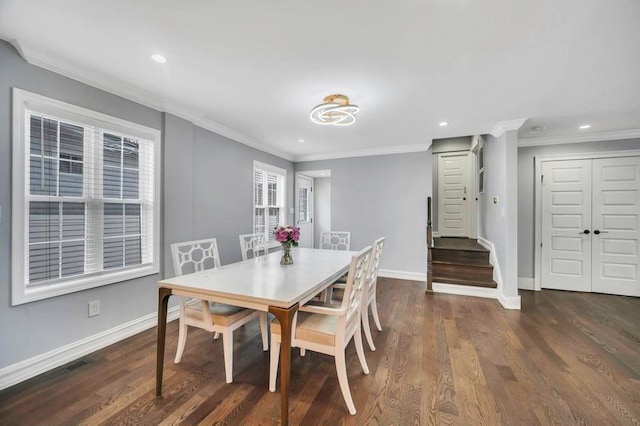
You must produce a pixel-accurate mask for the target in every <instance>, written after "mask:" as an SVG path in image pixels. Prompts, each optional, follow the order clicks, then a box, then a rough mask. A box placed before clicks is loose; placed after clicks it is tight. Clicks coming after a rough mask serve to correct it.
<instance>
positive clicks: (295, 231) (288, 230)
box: [273, 225, 300, 247]
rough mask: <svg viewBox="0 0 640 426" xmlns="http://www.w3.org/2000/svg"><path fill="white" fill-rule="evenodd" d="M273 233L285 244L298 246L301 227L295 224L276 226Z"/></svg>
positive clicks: (277, 239)
mask: <svg viewBox="0 0 640 426" xmlns="http://www.w3.org/2000/svg"><path fill="white" fill-rule="evenodd" d="M273 235H274V236H275V237H276V241H278V242H279V243H280V244H282V245H283V246H288V247H291V246H294V247H298V240H299V239H300V228H296V227H295V226H293V225H287V226H276V227H275V228H274V229H273Z"/></svg>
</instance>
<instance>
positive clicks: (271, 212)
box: [253, 161, 287, 245]
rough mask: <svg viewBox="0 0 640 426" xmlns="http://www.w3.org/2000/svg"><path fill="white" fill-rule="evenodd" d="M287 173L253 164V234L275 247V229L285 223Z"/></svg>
mask: <svg viewBox="0 0 640 426" xmlns="http://www.w3.org/2000/svg"><path fill="white" fill-rule="evenodd" d="M286 177H287V171H286V170H284V169H280V168H278V167H274V166H270V165H268V164H264V163H260V162H257V161H254V162H253V194H254V195H253V232H255V233H260V234H263V235H264V237H265V240H266V241H267V243H268V244H269V243H270V245H275V244H276V243H275V238H274V237H273V228H275V227H276V226H278V225H286V224H285V223H284V214H285V201H284V200H285V187H286Z"/></svg>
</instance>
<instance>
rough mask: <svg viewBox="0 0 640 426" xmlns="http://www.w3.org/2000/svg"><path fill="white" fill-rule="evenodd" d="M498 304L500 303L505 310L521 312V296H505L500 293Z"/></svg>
mask: <svg viewBox="0 0 640 426" xmlns="http://www.w3.org/2000/svg"><path fill="white" fill-rule="evenodd" d="M498 302H500V304H501V305H502V307H503V308H505V309H517V310H520V308H521V303H520V296H505V295H504V294H502V293H500V294H499V296H498Z"/></svg>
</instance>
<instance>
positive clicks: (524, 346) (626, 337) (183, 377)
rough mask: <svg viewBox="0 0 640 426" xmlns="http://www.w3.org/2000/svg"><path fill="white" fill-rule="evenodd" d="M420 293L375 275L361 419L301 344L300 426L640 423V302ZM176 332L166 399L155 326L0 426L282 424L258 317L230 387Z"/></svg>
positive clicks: (215, 355) (195, 336)
mask: <svg viewBox="0 0 640 426" xmlns="http://www.w3.org/2000/svg"><path fill="white" fill-rule="evenodd" d="M424 286H425V284H424V283H417V282H409V281H400V280H391V279H380V280H379V284H378V295H379V296H378V305H379V308H380V309H379V311H380V316H381V320H382V324H383V327H384V330H383V332H381V333H379V332H377V331H375V330H374V331H373V336H374V339H375V344H376V346H377V350H376V351H375V352H371V351H368V349H366V351H367V352H366V355H367V362H368V364H369V369H370V374H369V375H364V374H363V373H362V371H361V369H360V365H359V363H358V360H357V357H356V353H355V348H354V347H353V344H351V345H350V346H349V348H348V350H347V362H348V368H349V383H350V386H351V392H352V395H353V398H354V402H355V405H356V408H357V410H358V414H357V415H355V416H350V415H349V414H348V413H347V409H346V406H345V404H344V401H343V399H342V395H341V394H340V389H339V385H338V381H337V378H336V372H335V366H334V362H333V359H332V358H331V357H328V356H325V355H320V354H316V353H312V352H309V351H308V352H307V356H305V357H300V356H299V354H298V353H297V351H296V350H294V354H293V356H292V373H291V402H290V409H291V415H290V420H291V424H304V425H314V424H327V425H334V424H350V425H351V424H353V425H359V424H382V425H409V424H412V425H417V424H423V425H441V424H443V425H448V424H452V425H550V424H557V425H572V424H587V425H627V424H628V425H639V424H640V299H637V298H629V297H621V296H608V295H599V294H583V293H570V292H561V291H551V290H545V291H542V292H528V291H522V292H521V295H522V306H523V309H522V311H506V310H504V309H502V308H501V307H500V305H499V304H498V303H497V302H496V301H495V300H490V299H478V298H470V297H464V296H452V295H440V294H425V293H424ZM177 334H178V333H177V322H173V323H171V324H169V326H168V335H167V354H166V366H165V376H164V393H163V396H162V397H161V398H159V399H156V398H155V396H154V386H155V347H156V346H155V343H156V337H155V329H152V330H148V331H145V332H143V333H140V334H138V335H137V336H134V337H132V338H129V339H127V340H125V341H122V342H120V343H117V344H115V345H112V346H110V347H108V348H105V349H103V350H100V351H98V352H95V353H93V354H90V355H88V356H86V357H84V358H82V359H81V361H83V362H85V363H86V364H84V365H82V363H81V364H80V365H78V364H77V362H76V363H72V364H70V365H69V366H64V367H61V368H58V369H56V370H53V371H51V372H48V373H46V374H43V375H41V376H38V377H36V378H33V379H31V380H28V381H26V382H23V383H21V384H18V385H16V386H14V387H12V388H9V389H5V390H4V391H0V424H1V425H40V424H41V425H58V424H60V425H62V424H64V425H67V424H84V425H97V424H114V425H115V424H118V425H120V424H136V425H138V424H142V425H156V424H162V425H173V424H185V425H191V424H206V425H209V424H248V425H275V424H278V419H279V412H280V395H279V394H278V393H270V392H269V391H268V389H267V380H268V370H269V365H268V364H269V357H268V353H263V352H262V350H261V344H260V337H259V327H258V324H257V322H256V323H255V324H250V325H249V326H248V327H246V328H243V329H240V330H238V331H237V332H236V333H235V336H234V337H235V346H234V383H232V384H226V383H225V381H224V369H223V360H222V341H221V340H219V341H214V340H212V335H211V334H209V333H206V332H203V331H201V330H192V331H190V334H189V336H188V340H187V347H186V350H185V354H184V356H183V360H182V363H181V364H179V365H174V364H173V356H174V354H175V348H176V340H177ZM365 348H366V342H365ZM3 350H6V348H4V349H3ZM74 367H75V368H74Z"/></svg>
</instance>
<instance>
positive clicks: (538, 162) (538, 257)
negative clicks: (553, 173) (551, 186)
mask: <svg viewBox="0 0 640 426" xmlns="http://www.w3.org/2000/svg"><path fill="white" fill-rule="evenodd" d="M636 156H640V149H630V150H620V151H603V152H585V153H579V154H558V155H540V156H536V157H535V158H534V160H535V173H536V175H535V178H534V182H533V185H534V189H535V200H534V205H535V213H534V215H535V216H534V230H535V234H534V266H533V282H534V284H533V290H536V291H540V290H542V185H541V184H540V183H541V176H542V163H544V162H545V161H561V160H589V159H595V158H615V157H636Z"/></svg>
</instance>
